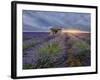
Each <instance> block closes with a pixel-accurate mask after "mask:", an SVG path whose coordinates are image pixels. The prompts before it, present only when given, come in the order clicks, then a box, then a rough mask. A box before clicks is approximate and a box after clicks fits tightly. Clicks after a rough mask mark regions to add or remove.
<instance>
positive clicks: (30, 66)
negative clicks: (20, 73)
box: [23, 64, 33, 69]
mask: <svg viewBox="0 0 100 80" xmlns="http://www.w3.org/2000/svg"><path fill="white" fill-rule="evenodd" d="M32 68H33V65H32V64H24V65H23V69H32Z"/></svg>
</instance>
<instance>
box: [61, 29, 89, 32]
mask: <svg viewBox="0 0 100 80" xmlns="http://www.w3.org/2000/svg"><path fill="white" fill-rule="evenodd" d="M62 32H64V33H89V32H87V31H81V30H74V29H68V30H66V29H64V30H62Z"/></svg>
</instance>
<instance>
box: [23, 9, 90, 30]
mask: <svg viewBox="0 0 100 80" xmlns="http://www.w3.org/2000/svg"><path fill="white" fill-rule="evenodd" d="M22 24H23V32H42V31H43V32H45V31H49V30H50V28H53V27H60V28H62V29H78V30H82V31H88V32H90V28H91V27H90V26H91V14H90V13H75V12H52V11H33V10H23V13H22Z"/></svg>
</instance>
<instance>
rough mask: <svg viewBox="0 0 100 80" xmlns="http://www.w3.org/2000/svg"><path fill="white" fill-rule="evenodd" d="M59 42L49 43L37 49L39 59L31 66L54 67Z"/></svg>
mask: <svg viewBox="0 0 100 80" xmlns="http://www.w3.org/2000/svg"><path fill="white" fill-rule="evenodd" d="M60 50H61V49H60V47H59V44H57V43H51V44H48V45H46V46H45V47H42V48H40V49H39V59H38V61H37V63H36V64H34V65H33V68H49V67H55V65H56V64H55V61H54V60H53V57H55V56H56V55H57V54H58V53H59V51H60Z"/></svg>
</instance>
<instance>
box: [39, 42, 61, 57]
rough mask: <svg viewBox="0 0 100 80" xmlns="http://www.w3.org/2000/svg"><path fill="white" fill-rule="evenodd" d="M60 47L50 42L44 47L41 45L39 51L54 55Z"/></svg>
mask: <svg viewBox="0 0 100 80" xmlns="http://www.w3.org/2000/svg"><path fill="white" fill-rule="evenodd" d="M60 50H61V49H60V47H59V44H57V43H51V44H48V45H47V46H46V47H43V48H41V49H40V52H41V53H44V54H45V53H46V54H48V55H56V54H57V53H59V52H60Z"/></svg>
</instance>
